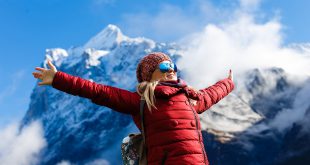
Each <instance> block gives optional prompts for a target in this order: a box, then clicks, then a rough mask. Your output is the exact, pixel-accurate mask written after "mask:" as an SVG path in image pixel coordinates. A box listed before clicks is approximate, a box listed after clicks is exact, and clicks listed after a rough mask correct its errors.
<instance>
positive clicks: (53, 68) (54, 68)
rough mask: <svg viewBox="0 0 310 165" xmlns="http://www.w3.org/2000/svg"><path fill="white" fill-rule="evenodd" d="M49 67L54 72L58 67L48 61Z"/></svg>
mask: <svg viewBox="0 0 310 165" xmlns="http://www.w3.org/2000/svg"><path fill="white" fill-rule="evenodd" d="M47 65H48V66H49V67H50V68H51V69H52V70H56V67H55V66H54V65H53V64H52V62H51V61H50V60H48V61H47Z"/></svg>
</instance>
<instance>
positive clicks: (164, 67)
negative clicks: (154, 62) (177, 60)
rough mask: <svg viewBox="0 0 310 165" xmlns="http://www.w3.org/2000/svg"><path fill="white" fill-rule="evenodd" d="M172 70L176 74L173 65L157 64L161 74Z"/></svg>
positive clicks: (175, 67) (175, 68)
mask: <svg viewBox="0 0 310 165" xmlns="http://www.w3.org/2000/svg"><path fill="white" fill-rule="evenodd" d="M170 68H171V69H173V70H174V71H175V72H177V66H176V65H175V64H174V63H167V62H165V63H161V64H159V69H160V71H161V72H164V73H165V72H168V71H169V70H170Z"/></svg>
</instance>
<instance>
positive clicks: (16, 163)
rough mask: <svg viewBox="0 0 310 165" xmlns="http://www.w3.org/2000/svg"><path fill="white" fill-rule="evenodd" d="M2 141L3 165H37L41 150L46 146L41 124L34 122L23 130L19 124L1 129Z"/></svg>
mask: <svg viewBox="0 0 310 165" xmlns="http://www.w3.org/2000/svg"><path fill="white" fill-rule="evenodd" d="M0 139H1V140H0V162H1V164H9V165H30V164H36V163H37V162H38V161H39V153H40V151H41V149H42V148H43V147H44V146H45V145H46V142H45V139H44V138H43V130H42V127H41V125H40V123H39V122H33V123H31V124H30V125H29V126H27V127H24V128H23V129H22V130H20V129H19V124H18V123H15V124H11V125H8V126H6V127H5V128H1V129H0Z"/></svg>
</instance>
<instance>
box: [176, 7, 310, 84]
mask: <svg viewBox="0 0 310 165" xmlns="http://www.w3.org/2000/svg"><path fill="white" fill-rule="evenodd" d="M281 29H282V25H281V23H280V22H279V21H278V20H276V19H270V20H269V21H267V22H265V23H257V22H256V21H255V16H253V15H251V14H249V13H246V12H245V13H242V12H240V11H237V12H235V16H234V17H233V18H232V19H231V20H230V21H228V22H223V23H220V24H208V25H207V26H206V27H205V29H204V30H203V31H202V32H200V33H196V34H193V35H191V36H188V37H186V38H184V39H183V40H182V41H181V43H182V44H183V45H189V46H190V48H189V49H188V50H187V51H186V52H185V53H184V54H185V55H184V57H183V58H182V59H181V60H180V61H179V63H178V64H179V67H180V68H181V69H184V70H186V71H187V74H186V75H187V76H186V79H188V80H193V81H191V84H194V86H197V87H203V86H205V85H206V84H212V83H214V82H215V81H217V80H219V79H221V78H224V77H226V76H227V75H228V70H229V69H230V68H231V69H232V70H233V71H234V72H235V73H236V74H237V75H238V74H239V73H240V74H241V73H243V72H244V71H246V70H248V69H253V68H266V67H280V68H283V69H284V70H285V71H286V72H289V73H293V74H297V75H306V74H309V73H307V72H308V71H309V70H310V65H309V64H310V58H309V55H305V54H307V53H308V54H309V52H301V51H297V50H296V49H293V48H290V47H286V46H283V37H282V32H281ZM189 61H190V62H189ZM237 78H238V77H237ZM197 82H199V83H197Z"/></svg>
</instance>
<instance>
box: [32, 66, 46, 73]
mask: <svg viewBox="0 0 310 165" xmlns="http://www.w3.org/2000/svg"><path fill="white" fill-rule="evenodd" d="M35 69H36V70H38V71H42V72H43V71H45V70H46V69H44V68H40V67H36V68H35Z"/></svg>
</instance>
